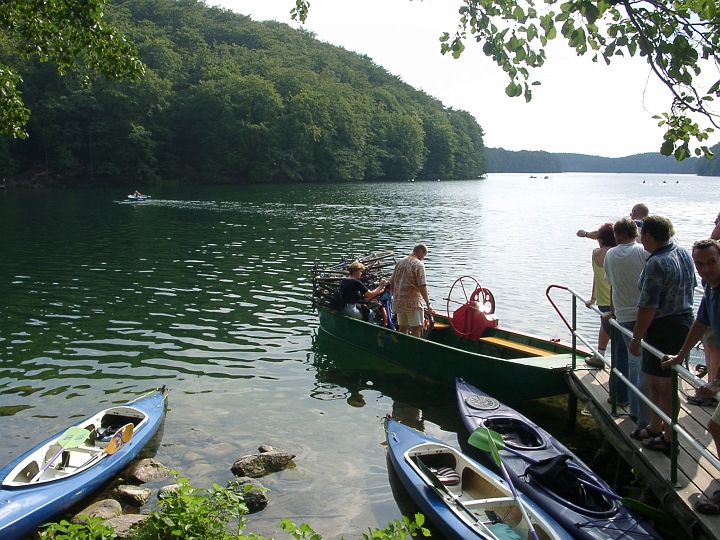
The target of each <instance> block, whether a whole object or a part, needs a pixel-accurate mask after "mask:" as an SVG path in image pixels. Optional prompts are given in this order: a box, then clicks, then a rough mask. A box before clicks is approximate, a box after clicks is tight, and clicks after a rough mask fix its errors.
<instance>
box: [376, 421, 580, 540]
mask: <svg viewBox="0 0 720 540" xmlns="http://www.w3.org/2000/svg"><path fill="white" fill-rule="evenodd" d="M385 430H386V434H387V449H388V455H389V457H390V462H391V463H392V466H393V467H394V469H395V471H396V472H397V475H398V477H399V479H400V481H401V482H402V484H403V486H404V487H405V489H406V490H407V491H408V493H409V494H410V496H411V497H412V498H413V500H414V501H415V503H416V504H417V505H418V507H419V508H420V510H421V511H422V512H423V513H424V514H425V516H427V517H428V518H429V519H430V520H431V521H432V522H433V523H434V524H435V526H436V527H437V528H438V529H439V530H440V532H441V533H442V534H443V535H444V536H445V537H446V538H447V539H449V540H467V539H468V538H490V536H489V535H488V534H484V533H483V532H482V528H481V527H478V526H474V525H473V524H472V523H471V522H469V520H468V516H466V515H465V516H464V517H463V513H462V512H456V511H454V510H453V507H454V504H453V503H452V502H448V498H447V496H446V497H445V498H443V497H442V496H441V495H440V493H439V492H438V491H437V490H436V489H435V488H434V487H432V486H431V485H429V484H428V483H427V482H426V481H425V479H424V478H423V477H422V476H421V474H420V472H419V469H418V468H417V466H416V465H413V459H414V458H415V456H423V457H422V459H423V461H425V460H426V459H427V460H432V459H437V458H438V456H440V457H441V458H449V459H451V460H454V461H455V463H456V465H455V467H456V468H457V469H458V473H459V475H460V477H461V478H462V482H461V484H460V485H459V486H457V487H454V488H449V489H450V491H451V492H453V493H455V494H456V495H457V494H458V493H459V494H460V495H459V497H460V498H461V499H462V498H463V497H465V498H466V499H473V500H465V501H464V502H463V504H465V505H466V507H467V508H468V509H471V510H472V511H473V513H474V514H475V515H476V519H487V517H483V516H482V514H483V510H487V508H486V507H485V506H484V504H480V503H479V501H480V500H481V499H479V498H478V495H479V494H480V493H482V494H484V497H483V499H482V500H483V501H485V500H487V501H490V500H495V501H498V502H497V503H495V504H497V505H498V506H495V507H494V510H493V511H495V510H496V511H497V513H498V514H501V515H502V516H504V517H505V519H506V520H507V522H508V525H511V526H512V527H513V529H515V530H516V532H520V533H522V534H521V536H522V537H529V536H528V534H527V533H528V531H529V529H527V528H526V527H524V526H523V522H522V518H521V514H520V511H519V509H518V508H517V504H516V503H515V502H514V501H513V499H512V496H511V494H510V491H509V489H508V487H507V484H505V483H504V481H503V480H501V479H500V478H499V477H498V476H496V475H495V474H494V473H492V472H491V471H489V470H488V469H487V468H485V467H483V466H482V465H480V464H479V463H477V462H475V461H473V460H471V459H470V458H468V457H467V456H465V455H463V454H461V453H460V452H458V451H457V450H455V449H453V448H451V447H449V446H447V445H445V444H443V443H441V442H439V441H436V440H435V439H432V438H431V437H429V436H427V435H425V434H424V433H420V432H419V431H416V430H414V429H412V428H409V427H407V426H404V425H402V424H400V423H398V422H396V421H394V420H392V419H389V418H388V419H386V420H385ZM449 463H450V462H446V465H448V464H449ZM448 466H451V465H448ZM476 472H479V473H481V474H482V481H481V482H478V483H476V484H474V486H473V485H472V484H473V483H472V482H471V480H474V479H478V478H480V476H478V475H476ZM480 485H482V486H484V487H483V489H481V490H479V491H477V492H474V493H473V492H472V491H471V490H472V489H473V487H475V488H478V486H480ZM471 493H473V494H472V495H471ZM520 498H521V500H522V501H523V504H524V506H525V509H526V511H527V514H528V515H529V516H530V519H531V522H532V523H533V526H534V528H535V529H536V531H537V532H538V536H539V537H540V540H551V539H552V540H570V539H571V538H572V537H571V536H570V535H569V534H567V533H566V532H565V531H564V530H563V529H562V527H560V526H559V525H558V524H556V523H554V522H553V520H552V519H551V518H550V517H549V516H548V515H547V514H546V513H545V512H544V511H543V510H542V509H540V508H539V507H538V506H537V505H535V504H534V503H533V502H532V501H530V500H528V499H527V498H526V497H524V496H523V495H520ZM501 499H502V500H503V501H502V502H500V500H501Z"/></svg>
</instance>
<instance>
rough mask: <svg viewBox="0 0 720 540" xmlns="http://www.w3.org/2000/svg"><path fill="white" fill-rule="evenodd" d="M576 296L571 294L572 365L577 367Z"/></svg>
mask: <svg viewBox="0 0 720 540" xmlns="http://www.w3.org/2000/svg"><path fill="white" fill-rule="evenodd" d="M576 331H577V297H576V296H575V295H574V294H573V295H572V367H573V371H574V370H575V368H577V336H576V335H575V332H576Z"/></svg>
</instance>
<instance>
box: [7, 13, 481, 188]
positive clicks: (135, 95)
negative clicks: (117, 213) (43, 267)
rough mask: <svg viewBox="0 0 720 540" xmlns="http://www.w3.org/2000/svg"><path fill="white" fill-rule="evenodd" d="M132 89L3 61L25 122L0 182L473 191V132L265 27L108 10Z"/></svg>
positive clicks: (233, 17)
mask: <svg viewBox="0 0 720 540" xmlns="http://www.w3.org/2000/svg"><path fill="white" fill-rule="evenodd" d="M106 14H107V18H108V19H109V20H111V21H113V22H114V23H115V24H117V25H118V26H119V27H120V29H121V30H122V31H123V32H124V33H125V35H126V36H127V37H128V38H129V39H130V40H132V41H133V42H134V43H135V45H136V46H137V49H138V52H139V55H140V58H141V60H142V61H143V63H144V64H145V66H146V74H145V77H144V78H143V80H142V81H141V82H140V83H137V84H136V83H131V82H118V81H98V82H96V83H94V84H93V86H92V87H91V88H90V89H88V88H84V87H83V86H82V85H81V80H80V76H78V75H75V74H73V73H69V74H68V75H66V76H64V77H61V76H59V75H58V74H57V70H56V69H55V67H54V66H52V65H49V63H41V62H38V61H36V60H32V59H30V60H28V59H24V58H22V57H20V56H19V55H18V54H17V52H16V51H17V50H18V47H17V44H16V43H13V42H11V40H10V39H9V38H8V37H7V36H5V35H2V34H0V59H1V60H2V61H3V62H5V63H7V64H8V65H11V66H13V67H16V68H17V69H18V71H19V72H20V73H22V74H23V82H22V84H21V85H20V86H19V88H20V90H21V91H22V93H23V98H24V100H25V104H26V105H27V106H28V108H29V109H30V110H31V111H32V115H31V117H30V120H29V122H28V124H27V132H28V134H29V137H28V138H27V139H26V140H20V139H17V140H15V139H12V138H9V137H3V138H1V139H0V174H3V176H5V177H7V178H9V179H11V180H12V179H16V178H24V179H25V180H27V179H32V180H31V181H36V182H47V181H49V182H55V183H60V184H63V185H79V184H93V185H99V184H102V185H128V186H138V187H140V186H147V185H160V184H164V185H167V184H210V183H215V184H240V183H267V182H345V181H377V180H407V179H410V178H417V179H435V178H444V179H451V178H454V179H462V178H477V177H478V176H479V175H482V174H483V173H484V172H485V171H486V166H485V161H484V154H483V132H482V129H481V128H480V126H479V125H478V123H477V121H476V120H475V118H473V117H472V116H471V115H470V114H469V113H467V112H464V111H458V110H453V109H451V108H446V107H444V106H443V104H442V103H440V102H439V101H438V100H436V99H435V98H432V97H430V96H428V95H427V94H425V93H423V92H421V91H418V90H415V89H414V88H412V87H411V86H409V85H408V84H405V83H404V82H402V80H401V79H400V78H399V77H397V76H394V75H392V74H390V73H388V72H387V71H386V70H385V69H383V68H382V67H380V66H377V65H376V64H374V63H373V62H372V61H371V60H370V59H369V58H368V57H364V56H360V55H358V54H355V53H351V52H349V51H346V50H345V49H342V48H338V47H335V46H332V45H329V44H326V43H321V42H320V41H318V40H316V39H315V38H314V36H313V34H311V33H309V32H307V31H303V30H296V29H293V28H291V27H289V26H288V25H285V24H281V23H277V22H256V21H253V20H251V19H250V18H249V17H246V16H244V15H239V14H236V13H233V12H230V11H228V10H223V9H219V8H215V7H208V6H207V5H205V3H204V2H202V1H199V0H114V1H112V2H111V3H110V4H109V5H108V6H107V9H106Z"/></svg>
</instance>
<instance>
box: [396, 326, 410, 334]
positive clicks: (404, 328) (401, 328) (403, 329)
mask: <svg viewBox="0 0 720 540" xmlns="http://www.w3.org/2000/svg"><path fill="white" fill-rule="evenodd" d="M409 329H410V327H409V326H398V332H400V333H401V334H407V333H408V330H409Z"/></svg>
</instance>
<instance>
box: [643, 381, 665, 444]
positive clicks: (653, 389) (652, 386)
mask: <svg viewBox="0 0 720 540" xmlns="http://www.w3.org/2000/svg"><path fill="white" fill-rule="evenodd" d="M661 378H662V377H656V376H655V375H649V374H647V373H646V374H645V380H646V381H647V389H648V397H649V398H650V401H652V403H653V405H655V406H656V407H660V408H661V409H662V407H661V406H660V388H659V386H658V383H657V381H658V379H661ZM662 424H663V422H662V419H661V418H660V416H659V415H658V413H656V412H655V411H652V412H651V413H650V423H649V424H648V426H647V430H648V431H651V432H653V433H660V432H662Z"/></svg>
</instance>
